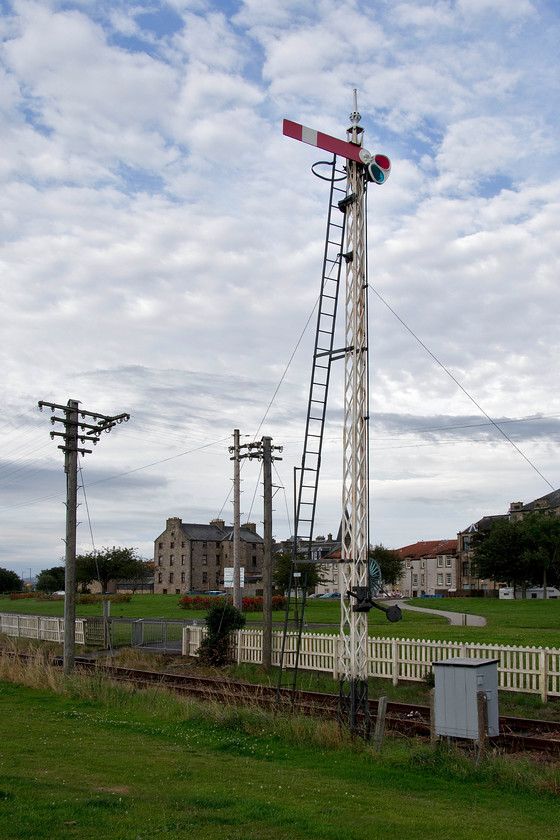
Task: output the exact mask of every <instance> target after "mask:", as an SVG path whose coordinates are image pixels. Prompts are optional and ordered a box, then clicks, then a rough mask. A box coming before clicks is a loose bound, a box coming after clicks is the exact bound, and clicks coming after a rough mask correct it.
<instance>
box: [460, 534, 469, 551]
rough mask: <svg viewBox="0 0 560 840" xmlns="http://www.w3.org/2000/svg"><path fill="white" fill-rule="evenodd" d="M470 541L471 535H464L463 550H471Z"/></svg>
mask: <svg viewBox="0 0 560 840" xmlns="http://www.w3.org/2000/svg"><path fill="white" fill-rule="evenodd" d="M469 541H470V537H463V540H462V544H463V551H468V550H469Z"/></svg>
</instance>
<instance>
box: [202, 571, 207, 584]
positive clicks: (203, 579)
mask: <svg viewBox="0 0 560 840" xmlns="http://www.w3.org/2000/svg"><path fill="white" fill-rule="evenodd" d="M202 583H208V575H207V574H206V572H202Z"/></svg>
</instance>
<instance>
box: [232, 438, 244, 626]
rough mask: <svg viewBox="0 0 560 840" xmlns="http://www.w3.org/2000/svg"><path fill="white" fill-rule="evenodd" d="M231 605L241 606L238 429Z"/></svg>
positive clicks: (234, 440)
mask: <svg viewBox="0 0 560 840" xmlns="http://www.w3.org/2000/svg"><path fill="white" fill-rule="evenodd" d="M233 451H234V457H233V606H234V607H235V608H236V609H238V610H240V609H241V606H242V600H241V572H240V567H241V562H240V553H241V552H240V549H241V540H240V537H239V529H240V527H241V526H240V519H241V513H240V504H241V502H240V496H241V488H240V468H239V462H240V454H239V429H234V430H233Z"/></svg>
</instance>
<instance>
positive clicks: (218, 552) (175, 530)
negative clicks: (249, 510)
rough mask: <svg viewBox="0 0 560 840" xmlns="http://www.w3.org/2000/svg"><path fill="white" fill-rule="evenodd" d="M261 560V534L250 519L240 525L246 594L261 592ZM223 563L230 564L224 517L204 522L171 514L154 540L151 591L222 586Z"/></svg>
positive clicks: (230, 541)
mask: <svg viewBox="0 0 560 840" xmlns="http://www.w3.org/2000/svg"><path fill="white" fill-rule="evenodd" d="M262 564H263V539H262V537H260V536H259V535H258V534H257V530H256V526H255V525H254V524H253V523H247V524H246V525H242V526H241V529H240V565H241V566H242V567H243V568H244V569H245V592H247V594H255V595H260V594H262V583H261V582H262ZM226 566H233V526H226V524H225V522H224V520H223V519H213V520H212V521H211V522H210V523H209V524H208V525H204V524H196V523H187V522H183V520H182V519H180V518H179V517H171V518H170V519H168V520H167V523H166V528H165V531H163V533H161V534H160V535H159V537H157V538H156V540H155V542H154V592H155V593H156V594H163V595H165V594H167V593H173V594H175V595H180V594H182V593H184V592H189V591H191V590H193V589H194V590H200V591H202V592H208V591H213V590H216V589H223V584H224V568H225V567H226ZM259 590H260V591H259Z"/></svg>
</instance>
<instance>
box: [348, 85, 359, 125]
mask: <svg viewBox="0 0 560 840" xmlns="http://www.w3.org/2000/svg"><path fill="white" fill-rule="evenodd" d="M361 119H362V115H361V114H360V112H359V111H358V89H357V88H354V110H353V111H352V113H351V114H350V122H351V123H352V125H358V123H359V122H360V120H361Z"/></svg>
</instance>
